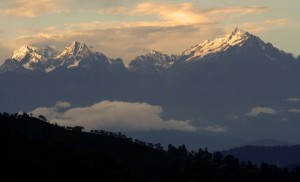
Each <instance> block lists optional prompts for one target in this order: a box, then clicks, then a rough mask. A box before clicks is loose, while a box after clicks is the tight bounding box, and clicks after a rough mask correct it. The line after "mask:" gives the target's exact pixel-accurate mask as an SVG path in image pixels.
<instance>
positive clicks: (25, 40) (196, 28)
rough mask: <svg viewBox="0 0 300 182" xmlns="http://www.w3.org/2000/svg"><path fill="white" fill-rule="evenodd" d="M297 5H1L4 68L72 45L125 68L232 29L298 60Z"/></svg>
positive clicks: (67, 1) (10, 1)
mask: <svg viewBox="0 0 300 182" xmlns="http://www.w3.org/2000/svg"><path fill="white" fill-rule="evenodd" d="M299 7H300V1H297V0H285V1H279V0H278V1H277V0H276V1H274V0H263V1H262V0H187V1H182V0H170V1H152V0H148V1H146V0H144V1H143V0H38V1H28V0H1V2H0V22H1V26H0V63H2V62H3V61H4V59H5V58H8V57H10V55H11V54H12V52H13V50H14V49H18V48H19V47H20V46H22V45H24V44H26V45H32V46H43V45H46V44H48V45H51V46H54V47H56V48H58V49H63V48H64V47H66V46H69V45H70V44H71V42H72V41H73V40H77V41H81V42H84V43H86V44H87V45H89V46H92V47H93V49H94V51H100V52H103V53H104V54H106V55H107V56H108V57H110V58H117V57H122V58H124V59H125V60H124V61H125V62H127V63H128V61H130V60H131V59H133V58H134V57H135V56H137V55H140V54H145V53H147V52H149V51H150V50H152V49H154V50H158V51H162V52H164V53H168V54H171V53H172V54H179V53H180V52H182V51H184V50H185V49H187V48H189V47H191V46H192V45H194V44H197V43H199V42H201V41H202V40H206V39H213V38H216V37H220V36H223V35H224V34H226V33H230V32H231V31H232V30H233V29H234V28H235V27H240V28H241V29H243V30H245V31H249V32H250V33H253V34H256V35H258V36H260V37H261V38H262V39H263V40H264V41H266V42H271V43H272V44H273V45H275V46H276V47H278V48H280V49H283V50H285V51H287V52H291V53H293V54H294V55H296V56H298V55H299V54H300V36H299V35H298V34H299V32H300V22H299V21H300V20H299V17H300V11H299Z"/></svg>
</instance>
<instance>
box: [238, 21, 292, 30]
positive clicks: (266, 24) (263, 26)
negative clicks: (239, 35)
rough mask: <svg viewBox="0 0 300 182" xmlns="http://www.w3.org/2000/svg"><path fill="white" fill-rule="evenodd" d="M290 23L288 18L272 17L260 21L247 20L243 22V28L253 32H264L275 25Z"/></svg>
mask: <svg viewBox="0 0 300 182" xmlns="http://www.w3.org/2000/svg"><path fill="white" fill-rule="evenodd" d="M289 23H290V20H288V19H287V18H279V19H270V20H264V21H260V22H247V23H244V24H242V26H241V27H242V28H243V29H245V30H247V31H249V32H253V33H258V32H264V31H268V30H270V29H273V28H274V27H281V26H285V25H287V24H289Z"/></svg>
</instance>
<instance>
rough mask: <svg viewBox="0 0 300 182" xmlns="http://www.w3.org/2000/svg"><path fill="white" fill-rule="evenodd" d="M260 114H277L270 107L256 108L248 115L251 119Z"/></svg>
mask: <svg viewBox="0 0 300 182" xmlns="http://www.w3.org/2000/svg"><path fill="white" fill-rule="evenodd" d="M260 114H268V115H276V114H277V112H276V111H275V110H274V109H272V108H270V107H254V108H252V109H251V111H250V112H248V113H246V115H247V116H250V117H256V116H258V115H260Z"/></svg>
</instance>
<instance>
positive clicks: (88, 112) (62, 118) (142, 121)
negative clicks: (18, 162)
mask: <svg viewBox="0 0 300 182" xmlns="http://www.w3.org/2000/svg"><path fill="white" fill-rule="evenodd" d="M68 107H70V104H69V103H66V102H59V103H57V104H56V105H55V106H54V107H50V108H46V107H44V108H37V109H35V110H33V111H32V113H33V114H34V115H44V116H46V117H47V118H49V120H50V122H57V123H58V124H60V125H64V126H77V125H80V126H83V127H85V128H86V129H87V130H90V129H107V130H112V131H149V130H179V131H195V130H196V128H195V127H194V126H192V125H191V123H190V121H180V120H164V119H162V118H161V117H160V116H161V114H162V113H163V109H162V108H161V107H160V106H153V105H149V104H146V103H127V102H117V101H115V102H110V101H103V102H100V103H97V104H94V105H92V106H88V107H77V108H68ZM66 108H68V109H66Z"/></svg>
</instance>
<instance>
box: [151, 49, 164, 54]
mask: <svg viewBox="0 0 300 182" xmlns="http://www.w3.org/2000/svg"><path fill="white" fill-rule="evenodd" d="M150 54H162V53H161V52H159V51H156V50H151V51H150Z"/></svg>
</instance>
